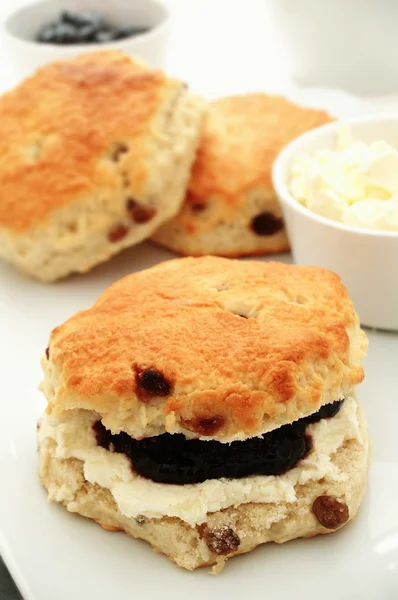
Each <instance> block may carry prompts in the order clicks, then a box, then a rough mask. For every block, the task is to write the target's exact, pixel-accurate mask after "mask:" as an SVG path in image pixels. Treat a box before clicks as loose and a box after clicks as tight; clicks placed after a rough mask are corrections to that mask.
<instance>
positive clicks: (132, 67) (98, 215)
mask: <svg viewBox="0 0 398 600" xmlns="http://www.w3.org/2000/svg"><path fill="white" fill-rule="evenodd" d="M204 108H205V106H204V102H203V100H201V99H200V98H198V97H196V96H195V95H192V94H191V93H190V92H189V91H188V90H187V88H186V86H185V85H184V84H183V83H182V82H181V81H178V80H176V79H172V78H168V77H166V75H165V74H164V73H162V72H161V71H154V70H151V69H149V67H147V66H145V65H143V64H142V63H139V62H136V61H134V60H132V59H131V58H130V57H128V56H127V55H124V54H123V53H121V52H118V51H100V52H94V53H88V54H83V55H81V56H79V57H78V58H74V59H71V60H67V61H64V62H56V63H54V64H51V65H49V66H45V67H43V68H42V69H40V70H39V71H38V72H37V73H36V74H35V75H33V76H32V77H30V78H29V79H27V80H26V81H24V82H23V83H21V84H20V85H19V86H18V87H17V88H15V89H14V90H12V91H10V92H9V93H7V94H5V95H4V96H3V97H2V98H1V99H0V256H1V257H2V258H4V259H5V260H7V261H9V262H10V263H12V264H13V265H15V266H16V267H17V268H19V269H20V270H22V271H24V272H25V273H27V274H29V275H31V276H33V277H37V278H38V279H42V280H45V281H52V280H55V279H58V278H61V277H64V276H66V275H68V274H69V273H71V272H85V271H87V270H88V269H90V268H91V267H93V266H94V265H96V264H98V263H101V262H103V261H105V260H106V259H108V258H109V257H110V256H112V255H113V254H115V253H117V252H119V251H120V250H121V249H122V248H125V247H127V246H131V245H133V244H137V243H138V242H140V241H142V240H143V239H145V238H147V237H149V236H150V235H151V234H152V233H153V232H154V231H155V230H156V229H157V228H158V227H159V226H160V225H161V224H162V223H163V222H165V221H167V220H168V219H170V218H171V217H173V216H174V215H175V214H176V212H177V211H178V210H179V208H180V206H181V203H182V201H183V198H184V194H185V188H186V184H187V180H188V177H189V173H190V169H191V165H192V162H193V160H194V155H195V151H196V147H197V144H198V142H199V135H200V130H201V126H202V117H203V112H204Z"/></svg>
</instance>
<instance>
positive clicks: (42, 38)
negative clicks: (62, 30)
mask: <svg viewBox="0 0 398 600" xmlns="http://www.w3.org/2000/svg"><path fill="white" fill-rule="evenodd" d="M55 29H56V25H54V23H51V25H45V26H44V27H42V29H40V31H39V33H38V34H37V36H36V41H37V42H41V43H43V44H51V43H54V42H55Z"/></svg>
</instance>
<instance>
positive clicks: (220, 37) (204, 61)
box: [0, 0, 398, 600]
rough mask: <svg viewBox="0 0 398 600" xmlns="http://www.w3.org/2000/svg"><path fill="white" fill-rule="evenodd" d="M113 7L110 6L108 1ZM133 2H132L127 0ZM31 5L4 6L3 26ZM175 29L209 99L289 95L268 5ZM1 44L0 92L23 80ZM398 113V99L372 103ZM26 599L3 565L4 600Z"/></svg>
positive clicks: (190, 20) (230, 7)
mask: <svg viewBox="0 0 398 600" xmlns="http://www.w3.org/2000/svg"><path fill="white" fill-rule="evenodd" d="M108 1H110V0H108ZM125 1H128V0H125ZM129 1H131V0H129ZM26 3H27V1H26V0H0V21H3V20H4V18H5V16H6V15H7V14H8V12H9V11H10V10H11V9H12V10H15V8H16V7H17V6H19V5H24V4H26ZM168 4H170V6H171V7H172V8H173V10H174V27H173V35H172V39H171V43H170V50H169V55H168V62H167V65H168V70H169V71H170V72H171V73H172V74H174V75H176V76H178V77H181V78H183V79H184V80H186V81H188V82H189V84H190V86H191V87H192V88H193V89H195V90H196V91H199V92H201V93H202V94H204V95H208V96H217V95H219V94H227V93H239V92H243V91H250V90H253V91H256V90H269V91H283V90H284V89H288V88H290V87H291V86H292V82H291V81H290V79H289V75H288V72H287V68H286V61H285V58H284V53H283V48H282V47H281V45H280V43H279V40H278V34H277V31H275V30H274V29H273V27H272V23H271V21H270V18H269V12H268V6H267V0H244V1H243V0H236V1H235V0H168ZM1 42H2V41H1V39H0V92H1V91H3V90H5V89H7V88H9V87H11V86H12V85H13V84H14V83H15V82H16V81H17V77H16V75H15V72H14V70H13V65H12V61H11V60H10V57H9V56H8V55H7V52H6V50H5V48H4V47H3V46H2V43H1ZM366 99H367V100H368V101H370V102H372V103H373V104H374V105H376V106H377V107H378V108H379V109H381V110H386V111H395V110H397V111H398V82H397V93H396V94H392V95H388V96H371V97H369V96H368V97H367V98H366ZM17 598H20V596H19V594H18V592H17V590H16V589H13V587H12V584H11V583H10V581H9V579H8V575H7V573H6V572H5V569H4V566H3V565H2V563H1V560H0V600H3V599H4V600H16V599H17Z"/></svg>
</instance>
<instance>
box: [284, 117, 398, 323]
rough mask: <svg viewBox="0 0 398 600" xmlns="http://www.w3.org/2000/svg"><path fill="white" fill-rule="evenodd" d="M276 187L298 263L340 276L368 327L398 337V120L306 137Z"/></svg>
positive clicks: (358, 122) (339, 124)
mask: <svg viewBox="0 0 398 600" xmlns="http://www.w3.org/2000/svg"><path fill="white" fill-rule="evenodd" d="M273 183H274V187H275V190H276V193H277V195H278V198H279V201H280V203H281V206H282V211H283V214H284V219H285V222H286V227H287V231H288V235H289V239H290V243H291V247H292V254H293V259H294V261H295V262H296V263H297V264H301V265H303V264H304V265H317V266H321V267H326V268H328V269H330V270H332V271H334V272H336V273H337V274H338V275H340V277H341V279H342V280H343V283H344V284H345V286H346V287H347V290H348V292H349V294H350V295H351V297H352V298H353V301H354V304H355V307H356V309H357V311H358V313H359V316H360V319H361V323H362V324H363V325H366V326H369V327H377V328H381V329H390V330H398V114H389V115H369V116H361V117H357V118H353V119H348V120H344V121H336V122H334V123H331V124H328V125H324V126H322V127H319V128H317V129H315V130H313V131H310V132H308V133H305V134H304V135H302V136H300V137H298V138H296V139H295V140H294V141H293V142H291V143H290V144H289V145H288V146H286V147H285V149H284V150H283V151H282V152H281V153H280V154H279V156H278V157H277V159H276V161H275V163H274V167H273Z"/></svg>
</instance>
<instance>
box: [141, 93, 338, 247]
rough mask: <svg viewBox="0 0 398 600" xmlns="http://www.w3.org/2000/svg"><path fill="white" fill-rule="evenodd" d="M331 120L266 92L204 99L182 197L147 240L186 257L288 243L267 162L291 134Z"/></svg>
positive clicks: (291, 138) (291, 136)
mask: <svg viewBox="0 0 398 600" xmlns="http://www.w3.org/2000/svg"><path fill="white" fill-rule="evenodd" d="M330 121H332V118H331V117H330V116H329V115H328V114H327V113H325V112H324V111H322V110H314V109H310V108H303V107H301V106H298V105H296V104H293V103H292V102H289V100H287V99H285V98H282V97H280V96H271V95H267V94H247V95H242V96H232V97H227V98H221V99H219V100H215V101H213V102H212V103H210V108H209V111H208V113H207V116H206V118H205V126H204V129H203V133H202V137H201V142H200V146H199V150H198V154H197V157H196V160H195V163H194V166H193V170H192V175H191V178H190V181H189V184H188V189H187V194H186V197H185V203H184V205H183V207H182V209H181V211H180V212H179V213H178V215H177V216H176V217H175V218H174V219H172V220H171V221H168V222H167V223H165V224H164V225H163V226H162V227H161V228H160V229H159V230H158V231H156V232H155V234H154V236H153V240H154V241H155V242H157V243H159V244H161V245H163V246H165V247H167V248H170V249H171V250H174V251H176V252H178V253H180V254H184V255H192V256H202V255H205V254H212V255H218V256H227V257H238V256H256V255H261V254H273V253H275V252H283V251H285V250H288V249H289V242H288V239H287V235H286V231H285V228H284V224H283V220H282V214H281V209H280V207H279V203H278V200H277V197H276V195H275V192H274V190H273V187H272V180H271V170H272V164H273V162H274V160H275V158H276V156H277V154H278V153H279V152H280V150H282V148H283V147H284V146H286V145H287V144H288V143H289V142H290V141H292V140H293V139H294V138H295V137H297V136H298V135H300V134H301V133H304V132H305V131H308V130H310V129H314V128H315V127H318V126H319V125H323V124H325V123H328V122H330Z"/></svg>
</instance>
